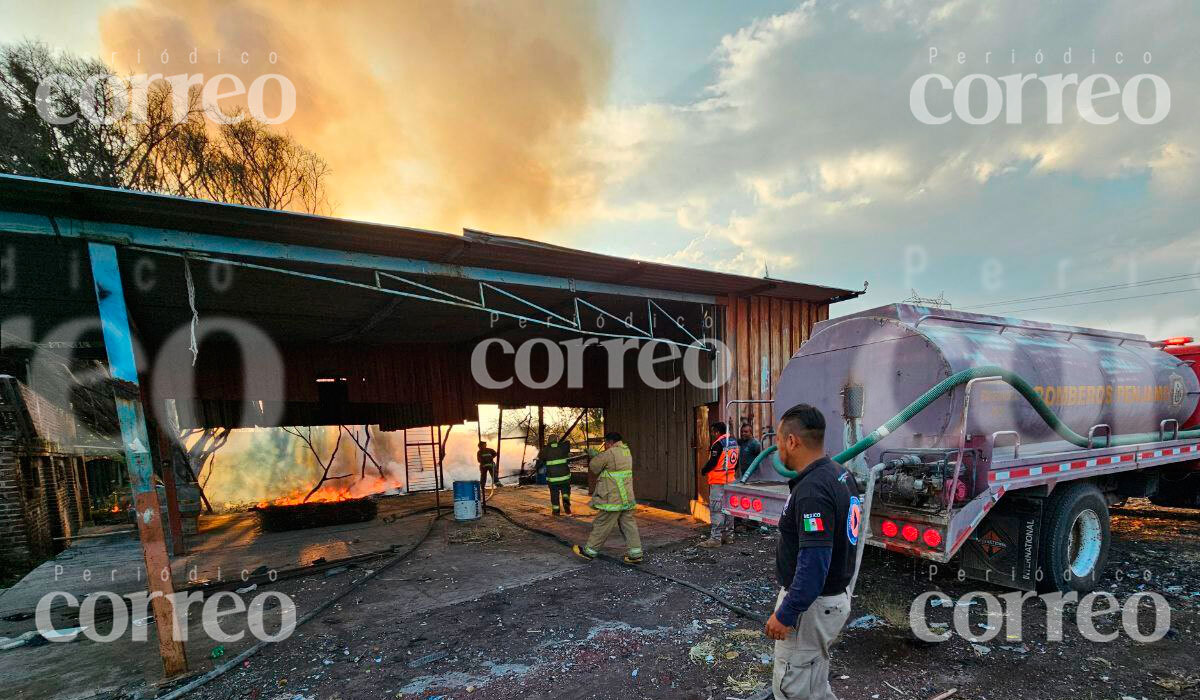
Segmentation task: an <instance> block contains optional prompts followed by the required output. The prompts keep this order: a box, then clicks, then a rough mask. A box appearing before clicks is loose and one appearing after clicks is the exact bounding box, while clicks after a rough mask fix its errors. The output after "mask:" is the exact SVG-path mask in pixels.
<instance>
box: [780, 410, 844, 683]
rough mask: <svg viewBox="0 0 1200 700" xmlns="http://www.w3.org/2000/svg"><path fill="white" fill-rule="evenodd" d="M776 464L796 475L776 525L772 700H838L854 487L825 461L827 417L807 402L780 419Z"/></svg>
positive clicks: (827, 460)
mask: <svg viewBox="0 0 1200 700" xmlns="http://www.w3.org/2000/svg"><path fill="white" fill-rule="evenodd" d="M778 445H779V459H780V460H781V461H782V462H783V463H784V465H786V466H787V468H788V469H791V470H792V471H794V472H797V473H798V474H799V476H797V477H796V478H794V479H792V481H791V482H790V483H789V485H790V486H791V488H792V494H791V496H790V497H789V498H788V502H787V505H786V506H784V509H783V515H782V516H780V519H779V545H778V546H777V547H776V550H775V576H776V579H777V580H778V581H779V585H780V591H779V596H778V597H777V598H776V601H775V613H774V614H773V615H771V619H770V620H768V621H767V636H768V637H770V638H771V639H774V640H775V673H774V678H773V684H772V686H773V690H774V692H775V698H776V700H797V699H798V698H806V699H807V698H816V699H819V700H836V697H835V696H834V694H833V689H832V688H830V687H829V650H830V648H831V647H832V646H833V643H834V641H835V640H836V639H837V638H838V635H839V634H841V631H842V627H843V626H844V625H845V624H846V619H847V618H848V617H849V615H850V597H849V595H847V593H846V586H847V585H849V583H850V580H851V579H852V578H853V577H854V553H855V545H857V544H858V535H859V532H860V528H861V525H862V504H861V503H860V501H859V490H858V483H857V482H856V481H855V480H854V477H853V476H852V475H851V474H850V472H848V471H846V470H845V469H844V468H842V466H841V465H839V464H837V463H836V462H834V461H833V460H831V459H829V458H828V457H826V456H825V446H824V445H825V417H824V416H822V415H821V412H820V411H818V410H817V409H815V408H813V407H812V406H809V405H807V404H800V405H798V406H795V407H793V408H791V409H790V410H788V412H787V413H785V414H783V418H782V419H781V420H780V421H779V442H778Z"/></svg>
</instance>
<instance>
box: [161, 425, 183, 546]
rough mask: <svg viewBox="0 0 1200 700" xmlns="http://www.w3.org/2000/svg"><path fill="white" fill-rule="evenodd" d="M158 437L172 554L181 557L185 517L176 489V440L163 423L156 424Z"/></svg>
mask: <svg viewBox="0 0 1200 700" xmlns="http://www.w3.org/2000/svg"><path fill="white" fill-rule="evenodd" d="M154 433H155V435H156V436H157V438H158V463H159V465H160V467H161V471H162V480H163V491H164V492H165V493H166V495H167V524H168V525H169V526H170V528H171V554H172V555H173V556H176V557H181V556H183V555H184V554H186V552H185V550H184V548H183V518H182V517H180V515H179V492H178V491H177V490H176V489H175V459H174V452H175V450H174V442H172V440H171V438H170V437H169V436H168V435H167V433H166V431H165V430H163V427H162V426H161V425H158V424H157V423H155V424H154Z"/></svg>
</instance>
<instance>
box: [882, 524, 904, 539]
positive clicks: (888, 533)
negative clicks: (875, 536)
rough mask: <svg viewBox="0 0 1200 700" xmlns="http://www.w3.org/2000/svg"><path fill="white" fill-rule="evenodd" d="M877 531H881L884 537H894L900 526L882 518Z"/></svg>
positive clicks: (897, 533)
mask: <svg viewBox="0 0 1200 700" xmlns="http://www.w3.org/2000/svg"><path fill="white" fill-rule="evenodd" d="M879 531H880V532H882V533H883V536H884V537H895V536H896V535H899V534H900V526H899V525H897V524H896V523H894V522H892V521H891V520H884V521H883V522H882V523H881V524H880V525H879Z"/></svg>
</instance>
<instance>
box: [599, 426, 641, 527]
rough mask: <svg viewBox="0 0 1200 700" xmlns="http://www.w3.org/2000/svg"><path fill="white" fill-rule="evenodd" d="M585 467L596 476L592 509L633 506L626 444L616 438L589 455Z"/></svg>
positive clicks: (610, 509)
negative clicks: (598, 451) (605, 446)
mask: <svg viewBox="0 0 1200 700" xmlns="http://www.w3.org/2000/svg"><path fill="white" fill-rule="evenodd" d="M588 471H590V472H591V473H592V475H593V476H595V477H596V492H595V494H594V495H593V496H592V507H593V508H595V509H596V510H605V511H622V510H633V509H634V508H636V507H637V499H636V498H635V497H634V495H633V457H632V456H631V455H630V454H629V445H626V444H625V443H623V442H618V443H617V444H615V445H613V446H612V447H610V448H608V449H607V450H605V451H603V452H601V453H600V454H598V455H596V456H595V457H593V458H592V461H591V463H590V464H589V465H588Z"/></svg>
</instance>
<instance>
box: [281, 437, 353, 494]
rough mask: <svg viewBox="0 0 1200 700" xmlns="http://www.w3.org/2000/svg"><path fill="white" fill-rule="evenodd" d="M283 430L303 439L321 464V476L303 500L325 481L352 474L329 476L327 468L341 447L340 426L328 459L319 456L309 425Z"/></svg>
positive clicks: (343, 477) (331, 466)
mask: <svg viewBox="0 0 1200 700" xmlns="http://www.w3.org/2000/svg"><path fill="white" fill-rule="evenodd" d="M283 431H284V432H286V433H289V434H291V435H295V436H296V437H298V438H300V439H301V440H303V441H304V444H305V445H307V446H308V451H309V452H311V453H312V455H313V457H314V458H316V460H317V464H319V465H321V478H320V479H319V480H318V481H317V484H316V486H313V487H312V490H311V491H309V492H308V495H306V496H305V497H304V502H307V501H308V499H310V498H312V497H313V494H315V493H316V492H317V491H320V490H321V487H322V486H324V485H325V482H326V481H333V480H335V479H345V478H347V477H350V476H353V474H338V475H337V476H329V470H330V469H332V468H333V460H334V459H335V458H336V457H337V453H338V448H339V447H341V445H342V432H343V431H342V429H341V428H340V427H339V428H338V434H337V442H335V443H334V444H333V452H331V453H329V459H328V460H325V459H322V458H321V453H320V452H318V451H317V447H316V445H314V444H313V441H312V428H311V427H309V426H306V427H304V428H303V429H301V428H283Z"/></svg>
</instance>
